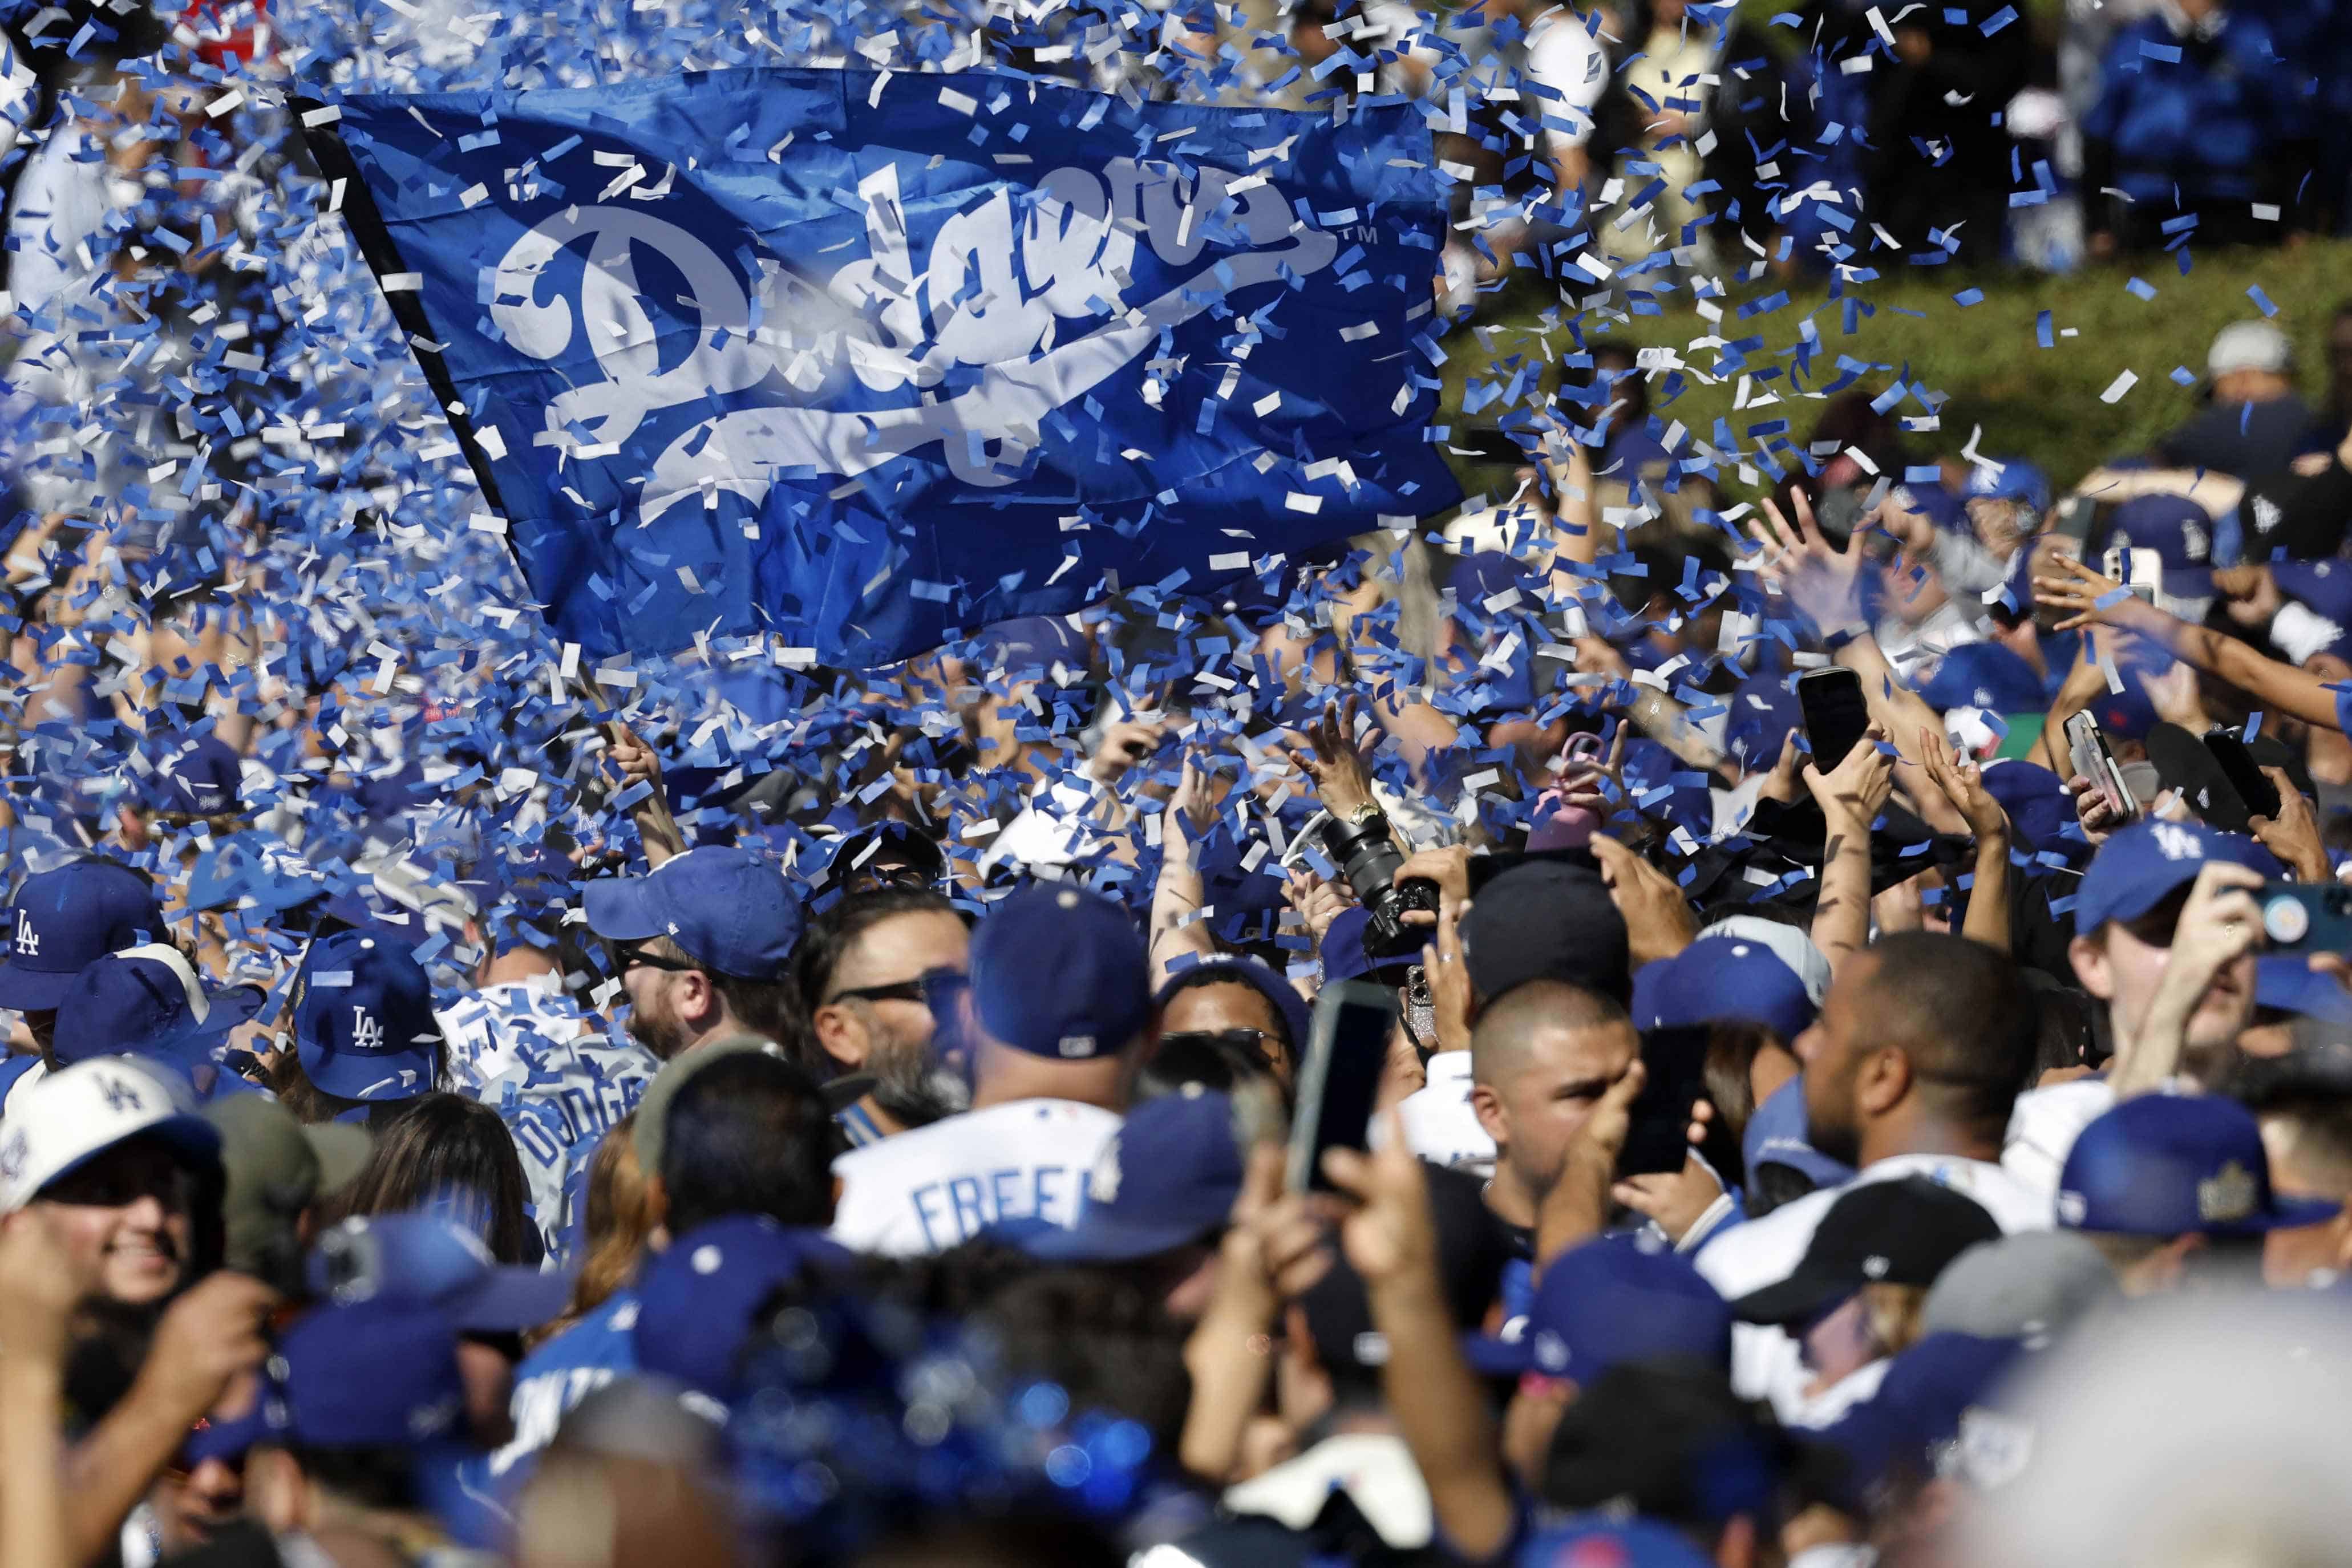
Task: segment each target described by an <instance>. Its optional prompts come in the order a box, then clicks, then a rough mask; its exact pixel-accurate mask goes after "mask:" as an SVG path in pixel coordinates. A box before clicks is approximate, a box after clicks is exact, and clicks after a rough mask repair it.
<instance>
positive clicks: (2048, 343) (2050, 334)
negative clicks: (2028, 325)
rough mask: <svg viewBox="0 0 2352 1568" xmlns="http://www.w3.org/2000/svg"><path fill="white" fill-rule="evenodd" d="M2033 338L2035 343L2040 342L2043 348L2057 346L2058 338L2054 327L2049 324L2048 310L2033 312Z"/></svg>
mask: <svg viewBox="0 0 2352 1568" xmlns="http://www.w3.org/2000/svg"><path fill="white" fill-rule="evenodd" d="M2033 340H2034V341H2035V342H2036V343H2039V344H2041V345H2042V347H2043V348H2045V349H2050V348H2055V347H2056V346H2057V342H2058V338H2057V333H2056V329H2054V328H2053V326H2052V324H2051V319H2050V312H2049V311H2047V310H2037V311H2035V312H2034V315H2033Z"/></svg>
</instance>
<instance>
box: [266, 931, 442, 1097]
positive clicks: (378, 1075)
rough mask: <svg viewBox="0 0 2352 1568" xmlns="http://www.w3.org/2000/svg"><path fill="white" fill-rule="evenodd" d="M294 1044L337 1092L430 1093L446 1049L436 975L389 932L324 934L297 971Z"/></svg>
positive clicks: (312, 1072) (308, 1070)
mask: <svg viewBox="0 0 2352 1568" xmlns="http://www.w3.org/2000/svg"><path fill="white" fill-rule="evenodd" d="M294 1045H295V1049H296V1050H297V1051H299V1052H300V1054H301V1060H302V1071H303V1073H304V1075H305V1076H307V1077H308V1078H309V1079H310V1082H312V1083H313V1084H315V1085H317V1086H318V1087H319V1088H320V1089H321V1090H323V1091H325V1092H327V1093H329V1094H332V1095H335V1096H337V1097H338V1098H341V1099H344V1100H365V1101H378V1100H414V1099H415V1098H416V1097H417V1096H418V1095H420V1094H425V1093H429V1092H432V1089H433V1083H434V1080H435V1078H436V1076H437V1073H438V1069H439V1065H440V1053H441V1024H440V1020H439V1019H436V1018H435V1017H434V1016H433V982H432V981H431V980H429V979H427V978H426V977H425V971H424V969H423V968H422V967H419V966H418V964H417V962H416V959H415V956H414V955H413V954H411V953H410V952H409V950H408V948H407V947H406V946H404V945H403V944H401V943H398V942H395V941H393V940H391V939H390V938H389V937H383V936H372V935H370V934H369V933H367V932H364V931H339V932H337V933H336V934H335V935H334V936H327V937H322V938H321V939H320V940H319V941H318V942H316V943H313V944H312V945H311V947H310V952H309V953H307V954H305V955H304V956H303V958H302V967H301V969H300V971H299V973H298V974H297V975H296V977H295V993H294Z"/></svg>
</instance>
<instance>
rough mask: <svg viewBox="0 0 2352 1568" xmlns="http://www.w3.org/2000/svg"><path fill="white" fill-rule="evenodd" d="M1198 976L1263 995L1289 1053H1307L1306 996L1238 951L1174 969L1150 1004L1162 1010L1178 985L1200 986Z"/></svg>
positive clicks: (1309, 1020) (1309, 1016)
mask: <svg viewBox="0 0 2352 1568" xmlns="http://www.w3.org/2000/svg"><path fill="white" fill-rule="evenodd" d="M1202 976H1214V977H1216V978H1217V979H1219V980H1230V981H1232V982H1233V983H1234V985H1237V986H1247V987H1248V988H1250V989H1251V990H1254V991H1255V992H1256V993H1257V994H1258V995H1259V996H1261V997H1264V998H1265V1004H1266V1006H1268V1007H1270V1008H1272V1009H1274V1016H1275V1017H1276V1018H1278V1019H1281V1020H1282V1033H1283V1039H1284V1042H1285V1043H1286V1044H1287V1045H1288V1046H1289V1047H1290V1054H1291V1056H1292V1057H1293V1058H1294V1059H1295V1058H1297V1057H1302V1056H1304V1055H1306V1054H1307V1030H1309V1029H1311V1028H1312V1027H1313V1024H1314V1019H1313V1015H1312V1014H1310V1013H1309V1012H1308V1010H1307V998H1305V997H1302V996H1300V995H1299V994H1298V988H1297V987H1296V986H1294V985H1292V984H1291V983H1290V982H1289V981H1288V980H1286V979H1284V978H1283V977H1281V976H1280V975H1277V974H1276V973H1275V972H1274V971H1273V970H1272V969H1271V968H1269V967H1266V966H1265V965H1264V964H1261V963H1259V962H1258V961H1257V960H1256V959H1255V958H1251V957H1246V956H1243V955H1240V954H1221V955H1219V956H1216V957H1214V958H1206V959H1203V960H1202V961H1201V962H1200V963H1198V964H1193V965H1190V966H1188V967H1184V968H1181V969H1178V970H1176V971H1175V972H1174V973H1173V974H1171V975H1170V976H1169V977H1168V983H1167V984H1166V985H1164V986H1162V987H1160V994H1159V995H1157V996H1155V997H1153V998H1151V1005H1152V1007H1153V1008H1154V1009H1165V1008H1166V1007H1167V1006H1168V1002H1169V998H1172V997H1173V996H1175V995H1176V992H1177V989H1178V988H1179V987H1181V986H1183V985H1186V984H1187V983H1190V984H1192V985H1195V986H1197V985H1201V984H1202V983H1203V981H1202V979H1201V978H1200V977H1202Z"/></svg>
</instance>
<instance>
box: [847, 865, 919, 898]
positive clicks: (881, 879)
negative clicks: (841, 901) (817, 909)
mask: <svg viewBox="0 0 2352 1568" xmlns="http://www.w3.org/2000/svg"><path fill="white" fill-rule="evenodd" d="M931 882H932V878H931V873H929V872H927V871H925V870H923V869H922V868H921V867H920V866H911V865H887V866H874V865H866V866H861V867H859V868H858V869H857V870H856V871H854V872H852V873H850V876H849V885H850V888H851V891H853V892H860V891H866V890H869V889H870V890H877V891H878V890H880V889H883V888H898V889H899V890H901V891H904V892H908V893H919V892H921V891H922V890H923V889H925V888H927V887H929V886H930V885H931Z"/></svg>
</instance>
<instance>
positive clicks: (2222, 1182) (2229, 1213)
mask: <svg viewBox="0 0 2352 1568" xmlns="http://www.w3.org/2000/svg"><path fill="white" fill-rule="evenodd" d="M2254 1197H2255V1194H2254V1176H2253V1173H2252V1171H2249V1170H2248V1169H2246V1167H2245V1166H2242V1165H2240V1164H2239V1163H2238V1162H2237V1161H2235V1160H2231V1162H2230V1163H2229V1164H2227V1165H2225V1166H2222V1167H2221V1169H2220V1170H2219V1171H2217V1172H2215V1173H2214V1174H2213V1175H2212V1176H2210V1177H2209V1178H2208V1179H2206V1180H2204V1181H2200V1182H2199V1183H2198V1184H2197V1218H2200V1219H2201V1220H2203V1221H2204V1222H2205V1223H2206V1224H2208V1225H2231V1224H2235V1223H2236V1222H2237V1221H2239V1220H2241V1219H2243V1218H2246V1216H2248V1215H2250V1214H2252V1213H2253V1211H2254Z"/></svg>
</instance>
